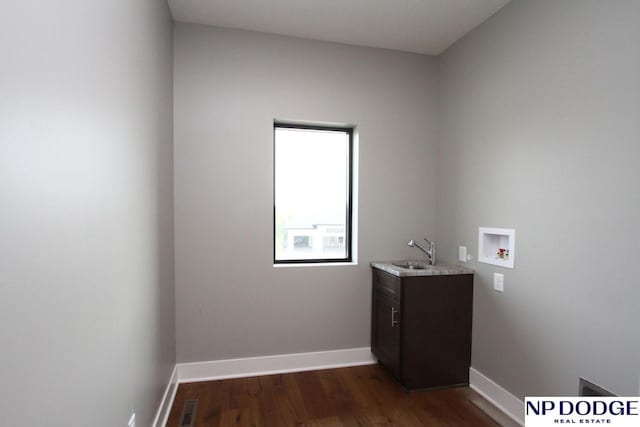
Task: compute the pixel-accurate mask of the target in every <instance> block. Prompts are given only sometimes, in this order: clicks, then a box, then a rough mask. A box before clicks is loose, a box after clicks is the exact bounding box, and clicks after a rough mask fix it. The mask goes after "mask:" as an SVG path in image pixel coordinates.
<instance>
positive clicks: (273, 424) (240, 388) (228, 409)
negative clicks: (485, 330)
mask: <svg viewBox="0 0 640 427" xmlns="http://www.w3.org/2000/svg"><path fill="white" fill-rule="evenodd" d="M188 399H198V410H197V414H196V423H195V427H230V426H237V427H289V426H291V427H294V426H296V427H297V426H309V427H318V426H321V427H370V426H371V427H373V426H376V427H378V426H402V427H412V426H416V427H418V426H429V427H439V426H443V427H444V426H446V427H451V426H454V427H458V426H459V427H466V426H469V427H496V426H500V425H505V427H512V425H513V424H512V422H511V421H510V419H509V418H508V417H507V416H506V415H504V414H502V412H500V411H499V410H498V409H497V408H495V406H493V405H491V403H489V402H488V401H487V400H486V399H484V398H482V397H481V396H480V395H478V394H477V393H475V392H474V391H473V390H471V389H469V388H466V387H463V388H455V389H446V390H437V391H425V392H414V393H408V392H406V391H405V390H404V389H403V388H402V387H400V386H399V385H398V384H397V383H396V382H395V380H394V379H393V378H392V377H391V376H389V374H388V373H387V372H386V371H385V370H383V369H382V368H381V367H380V366H378V365H369V366H359V367H353V368H341V369H329V370H322V371H307V372H298V373H290V374H278V375H268V376H260V377H251V378H238V379H230V380H220V381H208V382H199V383H189V384H180V386H179V387H178V390H177V392H176V396H175V399H174V404H173V407H172V409H171V411H170V415H169V421H168V423H167V426H168V427H179V425H180V424H179V422H180V420H179V418H180V415H181V414H182V408H183V407H184V403H185V401H186V400H188ZM487 413H489V414H491V416H489V415H487Z"/></svg>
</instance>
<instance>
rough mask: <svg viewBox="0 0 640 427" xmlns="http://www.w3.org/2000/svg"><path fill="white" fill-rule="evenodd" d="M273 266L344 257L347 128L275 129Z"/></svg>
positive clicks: (346, 243) (346, 252)
mask: <svg viewBox="0 0 640 427" xmlns="http://www.w3.org/2000/svg"><path fill="white" fill-rule="evenodd" d="M274 144H275V150H274V153H275V154H274V156H275V157H274V160H275V167H274V173H275V177H274V178H275V179H274V181H275V189H274V190H275V200H274V202H275V228H274V234H275V262H283V261H298V262H299V261H301V260H309V261H319V260H322V261H345V260H349V259H350V248H349V244H350V242H349V238H350V230H349V227H350V222H351V221H350V208H349V203H350V179H351V177H350V176H351V171H350V167H351V160H350V151H351V130H350V129H323V128H313V129H312V128H308V127H292V126H289V125H278V124H276V125H275V141H274Z"/></svg>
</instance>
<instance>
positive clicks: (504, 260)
mask: <svg viewBox="0 0 640 427" xmlns="http://www.w3.org/2000/svg"><path fill="white" fill-rule="evenodd" d="M515 249H516V230H514V229H513V228H489V227H480V228H479V233H478V261H479V262H483V263H485V264H492V265H497V266H500V267H506V268H513V261H514V259H515V257H516V253H515Z"/></svg>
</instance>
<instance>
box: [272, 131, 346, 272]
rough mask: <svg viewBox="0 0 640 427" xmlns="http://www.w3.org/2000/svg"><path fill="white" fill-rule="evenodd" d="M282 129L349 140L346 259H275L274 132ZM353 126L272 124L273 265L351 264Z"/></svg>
mask: <svg viewBox="0 0 640 427" xmlns="http://www.w3.org/2000/svg"><path fill="white" fill-rule="evenodd" d="M278 128H282V129H303V130H319V131H330V132H342V133H346V134H347V137H348V140H349V149H348V154H347V155H348V159H347V165H348V168H349V180H348V181H349V182H348V188H347V193H348V194H347V199H346V201H345V202H346V204H347V206H346V208H347V209H346V212H347V218H346V221H345V227H346V230H345V249H346V257H344V258H315V259H276V130H277V129H278ZM353 131H354V127H353V126H327V125H312V124H296V123H289V122H279V121H274V122H273V229H272V238H273V242H272V247H273V264H274V265H280V266H281V265H286V264H338V263H351V262H353Z"/></svg>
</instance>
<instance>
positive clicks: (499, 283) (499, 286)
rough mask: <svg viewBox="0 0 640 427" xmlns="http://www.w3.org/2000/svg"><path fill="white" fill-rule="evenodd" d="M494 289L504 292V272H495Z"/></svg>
mask: <svg viewBox="0 0 640 427" xmlns="http://www.w3.org/2000/svg"><path fill="white" fill-rule="evenodd" d="M493 289H494V290H496V291H498V292H504V274H500V273H493Z"/></svg>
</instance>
